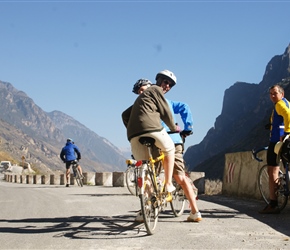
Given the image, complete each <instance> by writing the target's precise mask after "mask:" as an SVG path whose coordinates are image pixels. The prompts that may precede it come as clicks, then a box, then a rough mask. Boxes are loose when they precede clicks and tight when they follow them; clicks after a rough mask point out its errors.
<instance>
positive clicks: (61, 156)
mask: <svg viewBox="0 0 290 250" xmlns="http://www.w3.org/2000/svg"><path fill="white" fill-rule="evenodd" d="M59 156H60V159H61V160H62V161H63V162H65V157H64V156H65V153H64V151H63V150H61V152H60V155H59Z"/></svg>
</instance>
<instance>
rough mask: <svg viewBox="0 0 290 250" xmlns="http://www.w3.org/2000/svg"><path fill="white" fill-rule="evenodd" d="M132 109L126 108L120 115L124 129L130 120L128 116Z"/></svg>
mask: <svg viewBox="0 0 290 250" xmlns="http://www.w3.org/2000/svg"><path fill="white" fill-rule="evenodd" d="M132 107H133V106H131V107H129V108H127V109H126V110H125V111H124V112H123V113H122V120H123V123H124V125H125V127H126V128H127V125H128V122H129V119H130V116H131V111H132Z"/></svg>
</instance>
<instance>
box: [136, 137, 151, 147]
mask: <svg viewBox="0 0 290 250" xmlns="http://www.w3.org/2000/svg"><path fill="white" fill-rule="evenodd" d="M139 142H140V143H141V144H142V145H145V146H147V147H150V146H153V145H154V143H155V139H154V138H152V137H147V136H144V137H140V138H139Z"/></svg>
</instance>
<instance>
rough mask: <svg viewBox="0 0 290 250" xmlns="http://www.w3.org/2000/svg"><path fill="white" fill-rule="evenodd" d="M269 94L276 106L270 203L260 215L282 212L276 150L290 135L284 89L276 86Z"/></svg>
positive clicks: (270, 157) (289, 108) (269, 152)
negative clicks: (278, 190) (278, 189)
mask: <svg viewBox="0 0 290 250" xmlns="http://www.w3.org/2000/svg"><path fill="white" fill-rule="evenodd" d="M269 94H270V99H271V101H272V102H273V104H274V109H273V112H272V115H271V128H270V131H271V132H270V141H269V146H268V150H267V165H268V174H269V192H270V203H269V204H268V205H267V206H266V207H265V208H264V209H263V210H261V211H259V213H262V214H277V213H280V210H279V208H278V201H277V195H276V193H275V191H276V189H277V181H278V175H279V169H280V167H279V159H277V158H278V157H277V154H276V153H275V151H274V148H275V145H276V143H277V142H279V141H283V138H284V136H285V135H287V134H289V133H290V104H289V102H288V100H287V99H286V98H285V97H284V89H283V88H282V87H281V86H280V85H277V84H276V85H273V86H272V87H270V88H269Z"/></svg>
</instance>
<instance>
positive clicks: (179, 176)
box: [173, 145, 201, 221]
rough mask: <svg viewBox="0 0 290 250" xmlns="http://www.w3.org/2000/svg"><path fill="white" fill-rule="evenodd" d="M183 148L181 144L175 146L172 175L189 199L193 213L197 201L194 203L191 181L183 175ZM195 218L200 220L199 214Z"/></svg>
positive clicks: (195, 209)
mask: <svg viewBox="0 0 290 250" xmlns="http://www.w3.org/2000/svg"><path fill="white" fill-rule="evenodd" d="M182 152H183V149H182V145H176V146H175V163H174V171H173V176H174V179H175V181H176V182H177V183H178V184H179V185H180V186H181V187H182V189H183V191H184V194H185V196H186V198H187V200H188V201H189V204H190V209H191V214H192V215H195V214H197V213H199V210H198V207H197V203H196V196H195V194H194V191H193V188H192V185H191V183H190V182H189V179H188V177H187V176H186V175H185V166H184V160H183V153H182ZM196 216H197V218H196V220H193V221H200V220H201V215H200V214H198V215H196Z"/></svg>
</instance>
